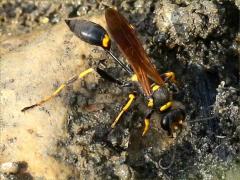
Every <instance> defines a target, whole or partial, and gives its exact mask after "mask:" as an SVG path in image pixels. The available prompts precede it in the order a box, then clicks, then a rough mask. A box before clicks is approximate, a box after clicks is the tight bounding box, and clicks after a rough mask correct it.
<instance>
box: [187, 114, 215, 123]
mask: <svg viewBox="0 0 240 180" xmlns="http://www.w3.org/2000/svg"><path fill="white" fill-rule="evenodd" d="M214 118H217V115H213V116H210V117H205V118H199V119H195V120H192V121H188V123H195V122H200V121H208V120H211V119H214Z"/></svg>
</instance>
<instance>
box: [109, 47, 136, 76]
mask: <svg viewBox="0 0 240 180" xmlns="http://www.w3.org/2000/svg"><path fill="white" fill-rule="evenodd" d="M106 52H107V53H108V54H109V55H110V56H111V57H112V58H113V59H114V60H115V61H116V62H117V63H118V64H119V65H120V66H121V67H122V68H123V69H124V70H125V71H127V72H128V73H129V74H130V75H132V74H133V72H132V70H131V69H130V68H128V67H127V66H125V65H124V64H123V62H122V61H120V60H119V59H118V58H117V57H116V56H114V54H113V53H112V51H110V50H106Z"/></svg>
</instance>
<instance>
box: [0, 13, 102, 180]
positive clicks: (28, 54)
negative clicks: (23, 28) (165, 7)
mask: <svg viewBox="0 0 240 180" xmlns="http://www.w3.org/2000/svg"><path fill="white" fill-rule="evenodd" d="M89 19H91V20H92V21H95V22H97V23H100V24H104V18H103V17H102V16H101V17H100V16H99V17H95V18H89ZM92 48H93V47H92V46H90V45H88V44H86V43H84V42H82V41H80V40H79V39H78V38H77V37H76V36H74V35H73V34H72V33H71V32H70V30H69V29H68V27H67V25H65V23H64V22H62V23H59V24H58V25H56V26H53V27H52V28H50V29H45V30H42V31H37V32H33V33H31V34H28V35H24V36H21V37H10V38H7V39H3V38H2V39H0V59H1V60H0V63H1V64H0V69H1V74H0V75H1V76H0V77H1V86H0V88H1V104H0V107H1V109H0V110H1V113H0V114H1V115H0V117H1V122H0V128H1V136H0V137H1V139H0V141H1V142H0V152H1V155H0V163H3V162H8V161H10V162H17V161H25V162H26V163H27V164H28V169H27V170H28V172H29V173H30V174H31V175H32V176H33V177H45V178H46V179H59V177H61V179H66V178H67V177H68V176H69V175H70V174H71V175H72V174H73V172H74V170H73V169H71V168H70V167H68V166H66V165H65V164H62V163H61V162H59V161H57V160H56V159H54V158H53V157H51V154H54V153H55V152H56V141H57V139H59V138H61V137H64V136H65V135H66V133H65V132H64V128H63V125H64V122H65V118H66V112H67V107H66V105H65V104H64V98H63V97H64V96H61V97H57V98H54V99H53V100H51V101H50V102H47V103H46V104H44V105H43V106H42V107H36V108H34V109H31V110H29V111H27V112H25V113H22V112H21V109H22V108H23V107H25V106H29V105H31V104H33V103H35V102H37V101H39V100H40V99H41V98H42V97H44V96H46V95H49V94H51V93H52V92H53V91H54V89H55V88H56V86H55V85H56V84H57V83H59V84H60V83H61V82H64V81H66V80H67V79H69V78H70V77H72V76H73V75H75V74H76V73H79V72H81V71H83V70H85V68H87V67H88V63H87V62H86V61H84V60H83V59H81V57H82V56H81V55H82V54H84V55H86V56H87V55H88V54H89V53H92V52H91V50H92ZM85 79H87V80H88V81H96V80H97V78H96V76H95V75H94V74H93V75H88V76H87V77H86V78H85ZM79 84H80V83H75V85H74V88H75V89H76V88H78V87H79ZM65 93H68V92H67V91H66V90H63V92H62V94H65Z"/></svg>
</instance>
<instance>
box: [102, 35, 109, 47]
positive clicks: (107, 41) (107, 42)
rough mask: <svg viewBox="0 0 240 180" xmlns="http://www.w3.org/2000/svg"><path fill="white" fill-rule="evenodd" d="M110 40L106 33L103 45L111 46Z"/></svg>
mask: <svg viewBox="0 0 240 180" xmlns="http://www.w3.org/2000/svg"><path fill="white" fill-rule="evenodd" d="M109 41H110V38H109V36H108V35H107V34H105V35H104V38H103V40H102V45H103V47H105V48H107V47H108V46H109Z"/></svg>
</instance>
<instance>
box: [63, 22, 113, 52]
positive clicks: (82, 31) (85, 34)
mask: <svg viewBox="0 0 240 180" xmlns="http://www.w3.org/2000/svg"><path fill="white" fill-rule="evenodd" d="M65 22H66V24H67V25H68V27H69V28H70V30H71V31H72V32H73V33H74V34H75V35H76V36H78V37H79V38H80V39H81V40H83V41H85V42H87V43H89V44H92V45H96V46H101V47H102V48H104V49H110V45H111V42H110V38H109V35H108V34H107V32H106V30H105V29H104V28H103V27H102V26H100V25H99V24H96V23H94V22H91V21H86V20H76V19H74V20H65Z"/></svg>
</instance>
